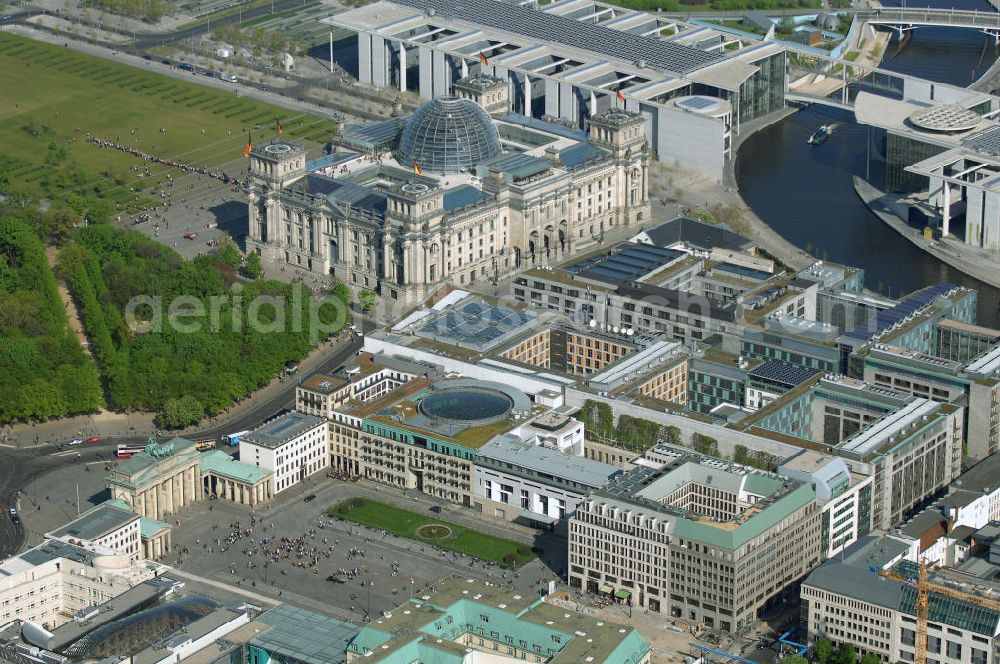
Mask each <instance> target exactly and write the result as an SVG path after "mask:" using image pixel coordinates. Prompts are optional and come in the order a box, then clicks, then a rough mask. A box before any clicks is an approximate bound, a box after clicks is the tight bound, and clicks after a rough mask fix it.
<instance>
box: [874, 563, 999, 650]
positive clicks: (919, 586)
mask: <svg viewBox="0 0 1000 664" xmlns="http://www.w3.org/2000/svg"><path fill="white" fill-rule="evenodd" d="M879 576H883V577H885V578H887V579H892V580H894V581H900V582H902V583H906V584H908V585H911V586H914V587H915V588H916V590H917V602H916V610H917V638H916V642H915V643H914V648H915V653H914V655H913V664H927V616H928V610H929V602H928V599H929V596H930V593H932V592H933V593H937V594H939V595H944V596H945V597H949V598H951V599H954V600H958V601H960V602H967V603H969V604H974V605H976V606H980V607H982V608H984V609H990V610H992V611H997V612H1000V601H998V600H995V599H991V598H989V597H982V596H980V595H974V594H972V593H969V592H965V591H963V590H958V589H957V588H952V587H950V586H947V585H944V584H942V583H939V582H937V581H930V580H928V578H927V559H926V558H921V559H920V562H919V563H918V564H917V582H916V583H913V579H912V577H907V576H904V575H902V574H900V573H899V572H897V571H896V570H894V569H892V568H889V569H882V570H879Z"/></svg>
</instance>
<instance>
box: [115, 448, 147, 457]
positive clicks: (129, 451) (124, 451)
mask: <svg viewBox="0 0 1000 664" xmlns="http://www.w3.org/2000/svg"><path fill="white" fill-rule="evenodd" d="M144 449H146V446H145V445H119V446H118V448H117V449H116V450H115V456H116V457H118V458H119V459H128V458H129V457H131V456H132V455H133V454H138V453H139V452H142V451H143V450H144Z"/></svg>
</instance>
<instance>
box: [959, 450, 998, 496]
mask: <svg viewBox="0 0 1000 664" xmlns="http://www.w3.org/2000/svg"><path fill="white" fill-rule="evenodd" d="M953 486H955V487H958V488H960V489H963V490H965V491H978V492H983V493H987V492H992V491H996V490H997V489H998V488H1000V455H998V454H994V455H992V456H988V457H986V458H985V459H983V460H982V461H980V462H979V463H977V464H976V465H975V466H973V467H972V468H969V469H968V470H967V471H965V472H964V473H962V474H961V475H959V476H958V479H957V480H956V481H955V482H954V484H953Z"/></svg>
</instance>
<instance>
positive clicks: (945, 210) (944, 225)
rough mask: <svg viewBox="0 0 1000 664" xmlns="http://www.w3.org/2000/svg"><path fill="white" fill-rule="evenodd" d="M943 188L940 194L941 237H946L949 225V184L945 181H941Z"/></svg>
mask: <svg viewBox="0 0 1000 664" xmlns="http://www.w3.org/2000/svg"><path fill="white" fill-rule="evenodd" d="M941 186H942V187H944V189H943V191H942V193H943V194H944V196H943V201H944V202H943V205H942V207H941V237H948V226H949V224H950V223H951V184H949V183H948V181H947V180H942V181H941Z"/></svg>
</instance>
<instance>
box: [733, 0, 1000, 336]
mask: <svg viewBox="0 0 1000 664" xmlns="http://www.w3.org/2000/svg"><path fill="white" fill-rule="evenodd" d="M883 4H885V5H889V4H895V3H890V2H883ZM905 4H906V6H907V7H915V6H926V5H928V4H929V5H931V6H936V7H947V8H950V7H954V8H956V9H979V10H986V11H988V10H991V7H990V6H989V5H988V4H987V3H986V2H985V1H984V0H946V1H944V0H931V1H928V0H916V1H914V0H908V1H907V2H906V3H905ZM996 57H997V50H996V48H995V47H994V46H993V44H992V40H988V39H987V38H986V37H985V36H984V35H982V34H980V33H978V32H976V31H973V30H961V29H954V28H920V29H918V30H915V31H914V32H913V34H912V37H911V38H910V39H909V41H908V43H906V44H905V46H904V47H903V48H902V49H900V48H899V44H898V42H897V40H896V38H893V41H892V42H891V43H890V44H889V47H888V48H887V49H886V57H885V58H884V60H883V62H882V67H883V68H884V69H889V70H892V71H897V72H900V73H905V74H912V75H915V76H921V77H923V78H927V79H931V80H935V81H940V82H942V83H951V84H955V85H968V84H969V83H970V82H971V81H972V80H974V78H973V77H974V76H975V77H978V76H979V75H981V74H982V73H983V72H984V71H986V69H988V68H989V67H990V65H992V64H993V61H994V60H995V59H996ZM829 123H833V124H834V131H833V135H832V136H831V138H830V140H828V141H826V142H825V143H824V144H822V145H819V146H812V145H809V144H807V143H806V139H807V138H808V137H809V135H810V134H811V133H812V132H813V131H815V130H816V128H817V127H819V126H820V125H822V124H829ZM867 137H868V129H867V128H866V127H862V126H859V125H857V124H856V123H855V122H854V116H853V113H850V112H846V111H841V110H837V109H833V108H829V107H822V106H816V105H814V106H811V107H808V108H805V109H803V110H801V111H799V112H797V113H795V114H794V115H791V116H789V117H788V118H786V119H785V120H782V121H781V122H779V123H777V124H774V125H772V126H770V127H768V128H766V129H763V130H761V131H760V132H758V133H757V134H755V135H754V136H751V137H750V138H749V139H747V141H746V142H745V143H744V144H743V145H742V147H741V148H740V151H739V155H738V157H737V161H736V180H737V183H738V185H739V189H740V193H741V195H742V196H743V198H744V200H745V201H746V202H747V204H748V205H749V206H750V207H751V208H752V209H753V211H754V212H755V213H756V214H757V215H758V216H759V217H760V218H761V219H763V220H764V222H765V223H767V224H768V225H770V226H771V227H772V228H773V229H774V230H775V231H777V232H778V233H780V234H781V235H783V236H784V237H785V238H787V239H788V240H789V241H790V242H793V243H794V244H796V245H798V246H799V247H802V248H805V249H807V250H809V251H811V252H812V253H813V254H814V255H816V256H818V257H820V258H826V259H829V260H832V261H835V262H838V263H846V264H848V265H855V266H858V267H861V268H864V270H865V273H866V284H867V286H868V287H869V288H871V289H872V290H876V291H880V292H882V293H884V294H886V295H889V296H892V297H896V296H899V295H901V294H903V293H907V292H909V291H912V290H915V289H917V288H920V287H922V286H926V285H928V284H931V283H936V282H939V281H949V282H952V283H956V284H961V285H964V286H969V287H971V288H977V289H978V290H979V322H980V323H982V324H985V325H991V326H1000V291H998V290H997V289H995V288H992V287H990V286H987V285H985V284H983V283H980V282H978V281H976V280H974V279H971V278H969V277H966V276H965V275H963V274H961V273H960V272H958V271H956V270H954V269H952V268H950V267H948V266H947V265H945V264H944V263H942V262H941V261H939V260H937V259H935V258H933V257H932V256H931V255H930V254H928V253H926V252H924V251H921V250H920V249H918V248H916V247H915V246H914V245H913V244H911V243H910V242H909V241H908V240H906V239H904V238H903V237H901V236H900V235H899V234H897V233H896V232H895V231H893V230H892V229H891V228H889V227H888V226H887V225H886V224H884V223H883V222H882V221H881V220H879V218H878V217H876V216H875V215H873V214H872V213H871V212H869V210H868V208H867V207H865V205H864V203H862V202H861V200H860V199H859V198H858V197H857V195H856V194H855V192H854V187H853V185H852V182H851V176H852V175H853V174H854V173H856V172H857V173H861V174H863V171H864V158H865V154H866V150H867V146H868V140H867Z"/></svg>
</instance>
